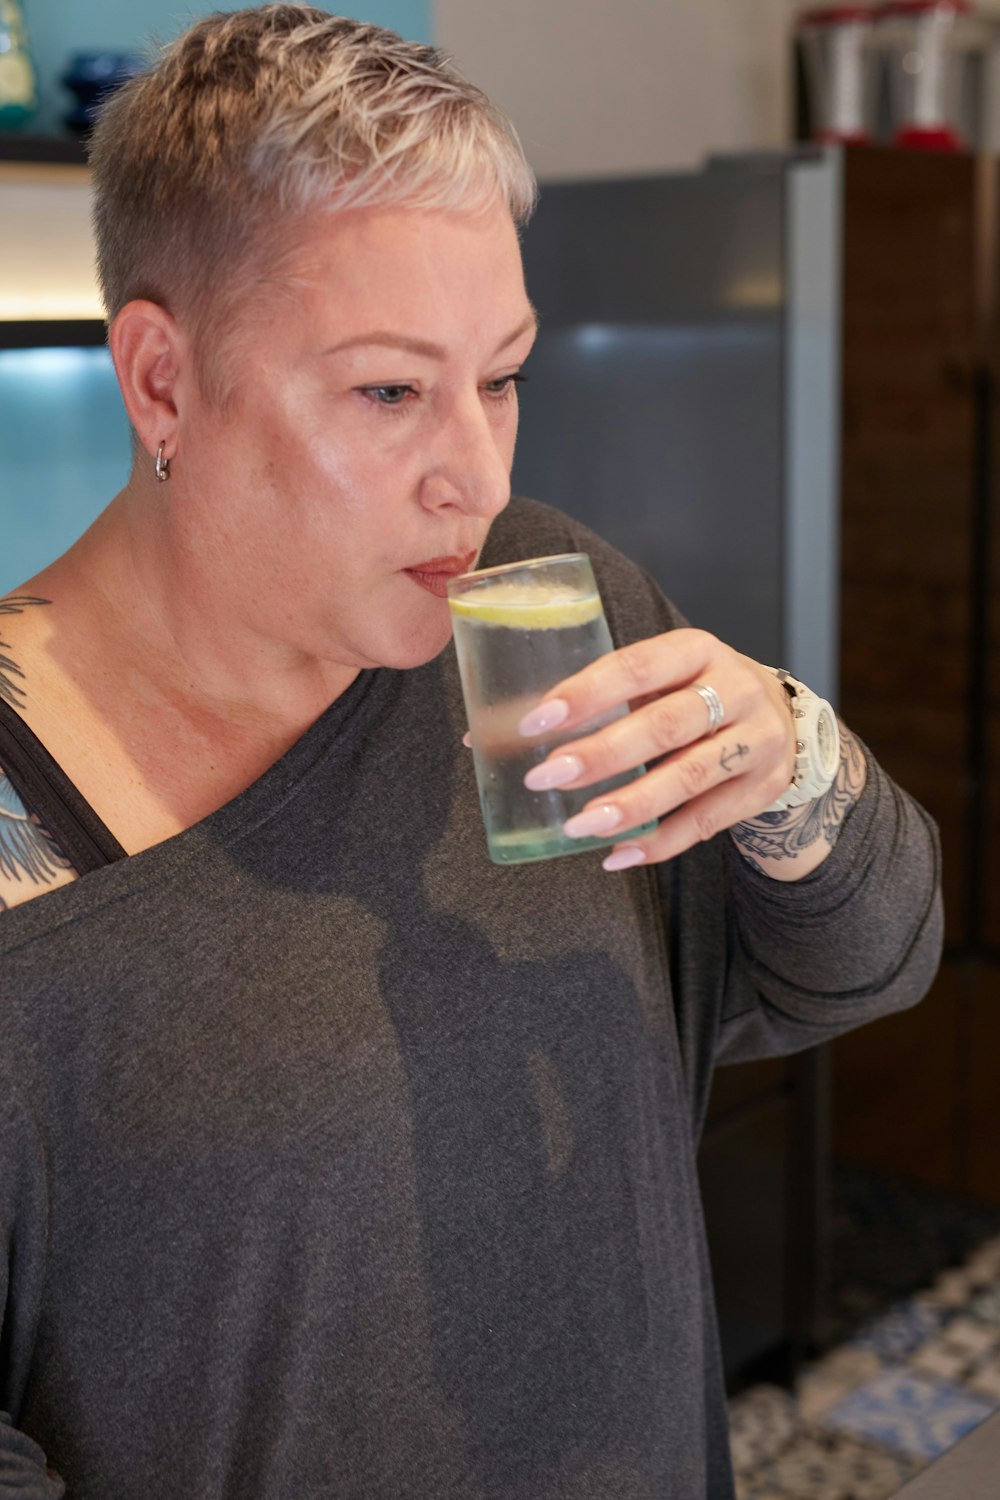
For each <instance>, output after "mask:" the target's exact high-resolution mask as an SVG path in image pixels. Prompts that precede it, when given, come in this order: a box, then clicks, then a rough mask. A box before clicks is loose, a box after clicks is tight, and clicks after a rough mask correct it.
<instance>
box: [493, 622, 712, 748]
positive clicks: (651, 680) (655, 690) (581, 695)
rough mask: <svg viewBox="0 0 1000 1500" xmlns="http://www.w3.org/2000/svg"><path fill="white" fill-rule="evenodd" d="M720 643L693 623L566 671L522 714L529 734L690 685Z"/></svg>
mask: <svg viewBox="0 0 1000 1500" xmlns="http://www.w3.org/2000/svg"><path fill="white" fill-rule="evenodd" d="M719 646H720V642H719V641H717V640H716V638H715V636H713V635H710V634H709V633H708V632H707V631H705V630H692V629H689V628H687V627H685V628H682V629H677V630H671V631H668V632H667V633H666V634H665V635H658V636H653V637H651V638H650V639H649V640H645V641H636V642H635V643H634V644H633V645H631V646H624V647H622V649H621V650H619V651H609V652H608V653H607V655H605V656H602V657H599V658H598V660H597V661H594V662H591V663H590V664H589V665H588V666H586V667H584V668H583V670H582V671H580V672H577V673H575V675H574V676H572V677H566V678H564V679H563V681H562V682H559V683H557V684H556V685H555V687H553V688H552V690H551V692H549V693H548V694H547V695H546V697H545V700H544V702H542V703H540V704H538V705H537V706H536V707H535V708H534V709H533V710H532V711H531V712H530V713H528V714H526V715H525V716H524V718H523V719H522V720H521V724H520V730H521V733H522V734H523V735H525V736H527V737H530V736H532V735H537V734H543V733H545V732H546V731H548V730H550V729H554V728H556V727H557V726H563V725H572V724H579V723H585V722H586V721H587V720H588V719H592V718H594V717H595V715H597V714H600V713H605V712H607V710H608V709H611V708H618V707H620V706H621V705H622V704H623V703H629V702H633V701H635V700H637V699H641V698H644V697H645V696H646V695H647V694H657V695H659V694H662V693H665V692H669V691H670V690H671V689H675V688H678V687H682V686H684V685H685V684H686V683H688V682H691V681H693V680H694V679H695V678H696V677H697V676H698V675H699V673H700V672H702V671H703V670H704V669H705V668H706V666H707V664H708V662H709V660H710V658H711V657H712V655H713V653H715V652H716V651H717V650H718V649H719Z"/></svg>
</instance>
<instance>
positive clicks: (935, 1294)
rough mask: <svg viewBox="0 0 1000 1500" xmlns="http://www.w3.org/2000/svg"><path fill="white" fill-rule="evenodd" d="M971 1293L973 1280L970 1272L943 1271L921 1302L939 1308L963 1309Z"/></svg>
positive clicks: (923, 1295)
mask: <svg viewBox="0 0 1000 1500" xmlns="http://www.w3.org/2000/svg"><path fill="white" fill-rule="evenodd" d="M971 1291H972V1278H971V1277H970V1275H969V1273H968V1271H942V1272H941V1275H940V1276H939V1277H938V1278H937V1280H936V1281H935V1282H934V1285H933V1286H932V1287H930V1288H929V1289H928V1290H927V1291H926V1292H924V1293H923V1294H922V1296H921V1298H920V1299H919V1300H920V1301H922V1302H924V1303H925V1304H927V1303H929V1304H931V1305H932V1306H934V1305H936V1306H938V1307H962V1306H963V1305H964V1304H965V1303H966V1302H968V1300H969V1296H970V1293H971Z"/></svg>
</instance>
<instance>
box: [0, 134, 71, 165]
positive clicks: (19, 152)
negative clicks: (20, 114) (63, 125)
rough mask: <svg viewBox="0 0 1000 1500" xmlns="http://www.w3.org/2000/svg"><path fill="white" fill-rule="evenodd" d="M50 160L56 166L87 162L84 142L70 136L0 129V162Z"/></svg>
mask: <svg viewBox="0 0 1000 1500" xmlns="http://www.w3.org/2000/svg"><path fill="white" fill-rule="evenodd" d="M8 161H12V162H51V163H53V164H54V165H56V166H74V167H83V166H86V164H87V151H86V147H85V146H84V143H83V142H82V141H80V140H75V139H74V138H73V137H72V136H59V135H28V134H22V133H21V132H19V131H13V130H11V131H2V130H0V162H8Z"/></svg>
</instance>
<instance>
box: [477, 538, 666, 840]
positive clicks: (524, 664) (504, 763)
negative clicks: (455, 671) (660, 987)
mask: <svg viewBox="0 0 1000 1500" xmlns="http://www.w3.org/2000/svg"><path fill="white" fill-rule="evenodd" d="M448 602H449V605H450V606H451V614H452V628H453V630H454V635H455V650H456V652H457V654H458V668H459V673H460V675H461V679H462V692H463V695H464V697H465V708H466V713H467V714H468V718H469V729H470V731H471V734H472V753H473V757H474V759H475V767H476V781H477V784H478V787H479V800H480V804H481V806H482V809H483V821H484V822H485V824H486V840H487V845H488V848H489V853H490V858H491V859H492V860H493V862H494V863H495V864H499V865H513V864H523V863H526V862H527V861H529V860H539V859H551V858H552V857H553V856H555V855H559V854H578V853H580V852H581V851H582V850H585V849H598V848H605V847H607V845H609V844H613V843H617V842H618V841H619V840H620V839H622V838H627V837H629V835H630V834H632V835H634V834H638V833H649V832H650V831H651V830H652V829H653V828H655V827H656V824H655V823H652V824H646V825H644V827H642V828H641V829H639V828H633V829H630V830H627V831H621V830H616V833H615V836H614V838H568V837H567V836H566V834H564V833H563V824H564V823H565V822H566V821H567V819H568V818H571V817H573V816H574V814H576V813H578V812H580V810H581V809H582V808H583V807H585V806H586V804H587V803H589V802H591V801H593V799H594V798H595V797H600V795H601V794H602V792H612V791H615V790H616V789H617V788H618V787H621V786H624V785H626V783H627V782H630V781H634V780H635V779H636V778H637V777H638V776H641V775H643V773H644V771H645V767H643V766H637V767H635V768H634V769H633V770H631V771H627V772H625V773H624V774H622V775H619V776H613V777H610V778H608V779H607V780H605V781H600V782H596V783H592V784H591V785H590V786H586V787H580V788H577V789H576V790H574V791H562V790H558V789H552V790H549V791H530V790H529V789H528V788H527V787H526V786H525V785H524V778H525V775H526V774H527V772H528V771H530V770H531V768H532V766H536V765H539V764H541V762H542V761H544V760H546V759H547V757H548V756H549V755H550V754H551V753H552V751H553V750H554V749H556V748H557V747H558V746H559V745H563V744H566V743H567V742H568V741H570V740H577V739H582V738H583V737H584V736H585V735H588V734H593V733H594V732H595V731H596V730H598V729H601V728H603V727H604V725H606V724H610V723H612V722H613V721H614V720H615V719H620V718H624V717H625V715H626V714H627V713H628V711H629V710H628V708H627V707H625V706H624V705H622V706H620V707H618V708H615V709H612V710H610V711H609V712H607V713H605V714H601V715H600V716H599V717H597V718H594V719H590V720H588V722H587V723H585V724H576V725H574V726H573V727H572V728H571V729H566V730H560V729H552V730H550V731H548V732H547V733H544V734H542V735H540V736H538V737H535V738H532V739H525V738H524V736H522V735H521V734H520V732H519V729H518V725H519V724H520V722H521V720H522V718H523V717H524V716H525V714H527V713H528V712H529V711H530V710H531V709H532V708H534V707H536V705H537V704H538V703H540V702H541V701H542V700H543V699H544V698H545V697H546V695H547V694H548V693H550V692H551V690H552V688H554V687H555V686H556V685H557V684H558V683H559V682H561V681H562V680H563V679H564V678H566V677H572V676H573V674H574V673H576V672H579V671H580V670H581V668H583V667H585V666H587V664H588V663H589V662H592V661H595V660H596V659H597V658H598V657H599V656H604V655H606V653H607V652H609V651H611V650H613V649H614V647H613V642H612V640H611V633H610V631H609V630H608V624H607V621H606V619H605V618H604V609H603V606H602V604H601V597H600V595H599V593H598V592H597V584H596V582H595V580H594V574H593V570H592V568H591V566H590V559H589V558H588V557H587V556H586V555H585V554H583V553H582V552H573V553H566V554H565V555H563V556H559V557H537V558H531V559H528V560H527V561H525V562H519V563H506V564H504V565H503V566H502V567H499V568H484V569H482V570H481V571H479V572H477V573H463V574H462V575H461V576H460V577H459V578H455V579H452V580H451V582H449V584H448Z"/></svg>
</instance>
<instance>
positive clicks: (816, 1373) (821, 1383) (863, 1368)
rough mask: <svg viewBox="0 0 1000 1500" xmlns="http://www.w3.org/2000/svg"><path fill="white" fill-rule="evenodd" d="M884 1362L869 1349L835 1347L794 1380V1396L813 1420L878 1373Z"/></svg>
mask: <svg viewBox="0 0 1000 1500" xmlns="http://www.w3.org/2000/svg"><path fill="white" fill-rule="evenodd" d="M881 1368H882V1361H881V1360H880V1359H879V1357H878V1355H877V1354H875V1353H874V1352H873V1351H872V1350H870V1349H855V1348H852V1347H851V1346H850V1345H849V1344H846V1345H842V1346H841V1347H840V1348H839V1349H834V1350H833V1351H832V1353H830V1354H827V1355H826V1356H825V1357H824V1358H823V1359H820V1360H817V1361H816V1363H815V1364H813V1365H807V1366H806V1368H805V1369H804V1370H803V1371H802V1373H801V1374H800V1375H799V1377H798V1379H797V1381H796V1382H795V1397H796V1400H797V1401H798V1405H799V1411H800V1412H801V1414H802V1417H803V1419H804V1420H805V1421H807V1422H808V1421H812V1419H813V1418H814V1417H817V1416H819V1414H820V1413H821V1412H824V1411H826V1409H827V1407H829V1406H833V1405H834V1404H835V1403H836V1402H837V1401H839V1400H840V1399H841V1398H842V1397H843V1396H846V1395H847V1393H848V1391H851V1390H853V1389H854V1387H855V1386H857V1385H862V1384H863V1383H864V1382H865V1381H866V1380H870V1379H871V1378H872V1376H873V1375H877V1374H878V1372H879V1370H880V1369H881Z"/></svg>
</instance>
